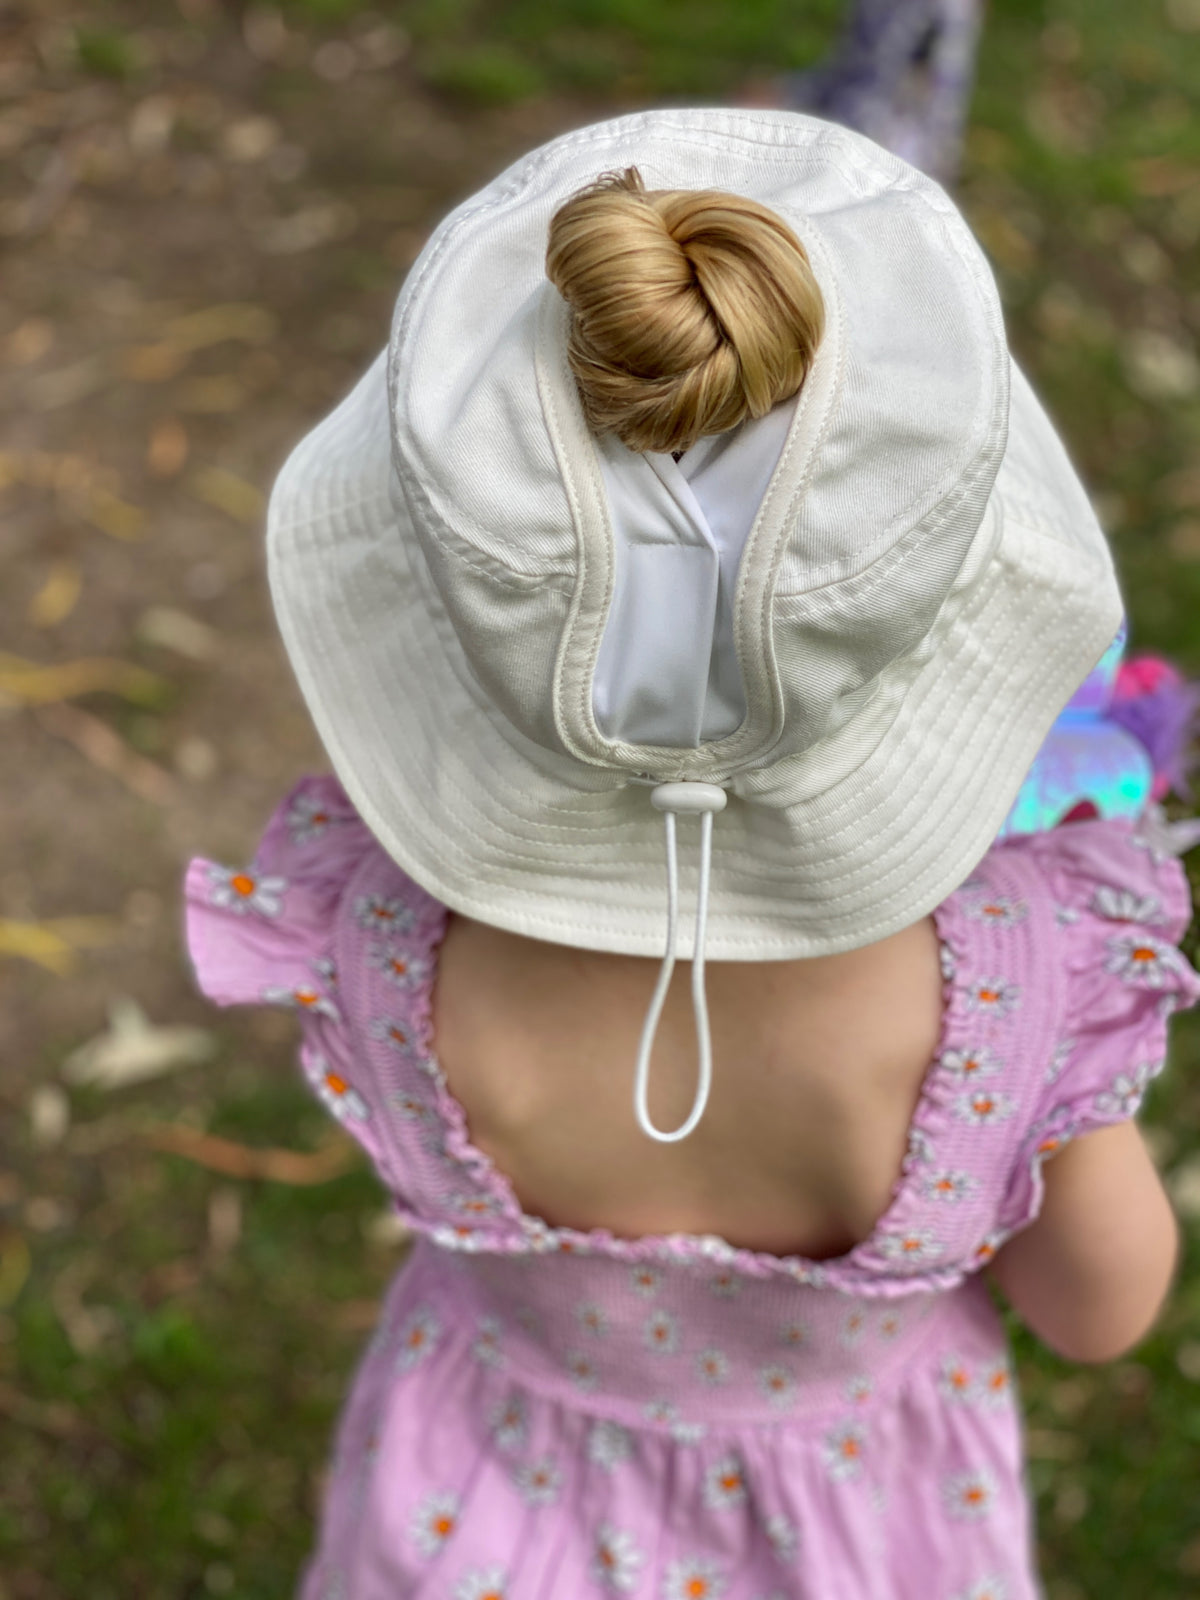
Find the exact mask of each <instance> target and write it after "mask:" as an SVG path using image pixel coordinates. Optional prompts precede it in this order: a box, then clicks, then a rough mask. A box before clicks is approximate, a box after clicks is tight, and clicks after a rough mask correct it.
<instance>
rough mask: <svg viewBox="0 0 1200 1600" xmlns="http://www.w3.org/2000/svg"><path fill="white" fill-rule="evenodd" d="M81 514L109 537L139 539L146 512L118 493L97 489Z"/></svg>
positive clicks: (144, 528)
mask: <svg viewBox="0 0 1200 1600" xmlns="http://www.w3.org/2000/svg"><path fill="white" fill-rule="evenodd" d="M83 515H84V517H85V518H86V519H87V521H88V522H90V523H91V524H92V526H93V527H96V528H99V529H100V531H101V533H107V534H108V536H109V538H110V539H124V540H133V539H140V538H141V537H142V536H143V534H144V533H145V531H146V513H145V512H144V511H143V510H142V508H141V506H134V505H130V503H129V501H128V500H122V499H121V498H120V497H119V496H118V495H115V494H110V493H109V492H108V491H107V490H105V489H98V490H97V491H96V492H95V493H94V494H92V495H91V496H90V498H89V499H88V501H87V503H86V505H85V506H84V507H83Z"/></svg>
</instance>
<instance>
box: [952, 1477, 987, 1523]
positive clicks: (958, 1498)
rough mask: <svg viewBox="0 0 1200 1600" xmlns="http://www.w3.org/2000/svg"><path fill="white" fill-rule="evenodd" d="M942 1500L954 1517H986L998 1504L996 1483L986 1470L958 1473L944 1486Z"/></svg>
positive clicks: (970, 1518) (971, 1518) (969, 1518)
mask: <svg viewBox="0 0 1200 1600" xmlns="http://www.w3.org/2000/svg"><path fill="white" fill-rule="evenodd" d="M942 1498H943V1500H944V1501H945V1504H946V1509H947V1511H949V1513H950V1515H951V1516H952V1517H962V1518H965V1519H968V1520H973V1519H976V1518H979V1517H986V1516H987V1515H988V1513H989V1512H990V1511H991V1509H992V1507H993V1506H994V1505H995V1503H996V1481H995V1479H994V1478H993V1477H992V1475H991V1473H990V1472H988V1471H986V1470H984V1469H981V1470H979V1471H978V1472H957V1473H955V1474H953V1476H951V1477H949V1478H947V1479H946V1480H945V1482H944V1483H943V1484H942Z"/></svg>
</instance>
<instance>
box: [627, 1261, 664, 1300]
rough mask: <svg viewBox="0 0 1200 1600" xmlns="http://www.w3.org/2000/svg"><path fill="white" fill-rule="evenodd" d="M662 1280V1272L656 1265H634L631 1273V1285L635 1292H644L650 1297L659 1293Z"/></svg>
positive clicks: (643, 1293)
mask: <svg viewBox="0 0 1200 1600" xmlns="http://www.w3.org/2000/svg"><path fill="white" fill-rule="evenodd" d="M661 1282H662V1273H661V1272H659V1271H658V1269H657V1268H656V1267H634V1269H633V1271H632V1272H631V1273H630V1274H629V1286H630V1288H631V1289H632V1290H633V1292H634V1293H635V1294H642V1295H645V1296H646V1297H647V1299H649V1297H650V1296H651V1295H654V1294H657V1293H658V1286H659V1284H660V1283H661Z"/></svg>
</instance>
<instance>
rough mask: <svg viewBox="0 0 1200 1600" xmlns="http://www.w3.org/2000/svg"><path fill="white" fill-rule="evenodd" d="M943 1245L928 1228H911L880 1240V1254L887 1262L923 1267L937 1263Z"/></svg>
mask: <svg viewBox="0 0 1200 1600" xmlns="http://www.w3.org/2000/svg"><path fill="white" fill-rule="evenodd" d="M941 1253H942V1245H941V1243H940V1242H939V1240H938V1239H937V1238H936V1237H935V1236H934V1234H933V1233H932V1232H931V1230H930V1229H928V1228H909V1229H907V1230H906V1231H905V1232H904V1233H885V1234H883V1235H882V1236H881V1238H880V1240H879V1254H880V1255H881V1256H883V1257H884V1258H885V1259H886V1260H888V1261H892V1262H896V1263H901V1262H903V1263H904V1265H905V1266H909V1267H923V1266H924V1265H925V1264H926V1263H927V1262H929V1261H936V1259H937V1258H938V1256H940V1255H941Z"/></svg>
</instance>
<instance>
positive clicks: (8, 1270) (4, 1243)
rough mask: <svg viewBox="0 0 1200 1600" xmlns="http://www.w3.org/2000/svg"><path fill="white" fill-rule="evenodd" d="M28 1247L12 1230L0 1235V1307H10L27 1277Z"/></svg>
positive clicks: (28, 1264)
mask: <svg viewBox="0 0 1200 1600" xmlns="http://www.w3.org/2000/svg"><path fill="white" fill-rule="evenodd" d="M29 1267H30V1259H29V1246H28V1245H27V1244H26V1242H25V1238H24V1235H23V1234H20V1233H17V1232H16V1230H15V1229H13V1228H7V1229H5V1231H4V1232H3V1233H0V1306H11V1305H12V1304H13V1303H14V1302H15V1301H16V1298H17V1296H18V1295H19V1294H20V1292H21V1290H22V1289H23V1288H24V1287H25V1281H26V1279H27V1278H28V1277H29Z"/></svg>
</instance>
